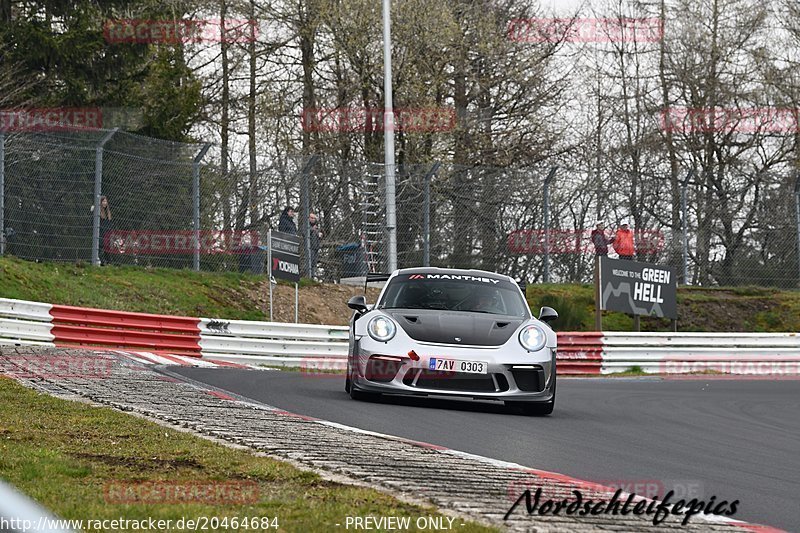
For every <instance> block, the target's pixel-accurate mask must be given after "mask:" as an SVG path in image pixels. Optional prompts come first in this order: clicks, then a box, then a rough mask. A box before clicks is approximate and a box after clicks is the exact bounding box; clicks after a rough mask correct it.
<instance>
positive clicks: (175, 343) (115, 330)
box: [50, 305, 200, 357]
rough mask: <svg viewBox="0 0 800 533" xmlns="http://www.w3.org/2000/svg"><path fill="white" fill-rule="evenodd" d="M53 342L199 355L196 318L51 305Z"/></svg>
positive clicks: (68, 344) (58, 344)
mask: <svg viewBox="0 0 800 533" xmlns="http://www.w3.org/2000/svg"><path fill="white" fill-rule="evenodd" d="M50 314H51V315H52V316H53V329H52V333H53V335H54V336H55V340H54V342H55V343H56V345H57V346H90V347H112V348H139V349H141V348H146V349H149V350H153V351H167V352H172V353H178V354H185V355H193V356H197V357H200V344H199V342H200V328H199V323H200V319H198V318H192V317H180V316H166V315H151V314H148V313H129V312H125V311H109V310H106V309H92V308H87V307H72V306H68V305H54V306H53V308H52V309H51V310H50Z"/></svg>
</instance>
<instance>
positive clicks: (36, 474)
mask: <svg viewBox="0 0 800 533" xmlns="http://www.w3.org/2000/svg"><path fill="white" fill-rule="evenodd" d="M0 405H2V406H3V408H2V409H0V477H2V478H3V479H4V480H6V481H8V482H9V483H11V484H12V485H14V486H16V487H17V488H18V489H19V490H21V491H23V492H25V493H26V494H28V495H29V496H30V497H32V498H34V499H35V500H37V501H38V502H40V503H41V504H42V505H43V506H45V507H47V508H48V509H50V510H51V511H52V512H54V513H55V514H57V515H59V516H60V517H62V518H65V519H75V520H104V519H106V520H110V519H119V518H120V517H122V518H125V519H128V520H147V519H149V518H153V519H155V520H161V519H163V520H168V519H169V520H172V521H173V524H176V523H177V521H178V520H180V519H181V518H184V519H198V518H199V517H207V518H209V519H210V518H211V517H216V518H217V519H218V520H219V521H220V524H221V523H222V522H221V521H222V520H223V518H224V517H228V519H229V521H228V527H227V528H222V527H217V528H212V527H210V525H211V524H210V523H209V529H210V530H212V531H223V530H227V531H232V530H239V531H248V530H249V531H252V530H253V529H254V528H252V527H247V528H245V527H242V526H243V522H241V520H242V518H244V517H270V518H275V517H277V518H278V521H277V524H278V526H279V529H280V530H281V531H303V532H305V531H329V530H334V529H337V528H336V526H335V524H337V523H341V524H342V525H344V523H345V522H344V520H345V518H346V517H347V516H368V515H369V516H399V517H400V516H406V517H411V524H412V525H413V524H414V523H415V520H416V517H419V516H433V515H435V512H434V510H433V509H432V508H429V507H423V506H416V505H410V504H406V503H403V502H401V501H399V500H397V499H395V498H392V497H391V496H388V495H386V494H383V493H381V492H379V491H376V490H372V489H367V488H361V487H354V486H349V485H343V484H340V483H335V482H331V481H326V480H323V479H322V478H320V477H319V476H318V475H316V474H314V473H312V472H306V471H302V470H299V469H297V468H295V467H293V466H292V465H290V464H288V463H284V462H281V461H277V460H274V459H270V458H266V457H259V456H257V455H255V454H252V453H249V452H248V451H246V450H238V449H233V448H228V447H226V446H222V445H220V444H217V443H214V442H212V441H209V440H206V439H203V438H200V437H196V436H194V435H191V434H188V433H185V432H180V431H175V430H172V429H168V428H164V427H162V426H160V425H158V424H156V423H153V422H150V421H147V420H143V419H141V418H138V417H134V416H130V415H127V414H124V413H120V412H117V411H114V410H112V409H108V408H101V407H94V406H89V405H85V404H82V403H78V402H69V401H66V400H61V399H58V398H53V397H51V396H48V395H45V394H41V393H38V392H36V391H33V390H30V389H28V388H26V387H23V386H21V385H20V384H18V383H16V382H15V381H13V380H11V379H8V378H5V377H2V376H0ZM193 490H194V492H192V491H193ZM170 495H171V496H170ZM233 517H238V518H239V527H238V528H232V527H230V526H231V525H232V520H231V519H232V518H233ZM445 523H447V522H446V521H445ZM271 524H272V523H271ZM453 524H454V526H455V525H457V524H460V520H456V521H454V522H453ZM464 524H465V525H464V526H463V527H459V528H458V529H459V531H464V532H477V531H494V530H492V529H489V528H486V527H483V526H480V525H478V524H475V523H471V522H466V521H465V522H464ZM112 529H113V528H112ZM172 529H173V530H177V529H176V528H175V526H174V525H173V528H172ZM255 529H256V530H261V529H262V528H261V527H258V528H255ZM412 529H413V528H412ZM91 530H95V529H93V528H86V527H85V526H84V531H91Z"/></svg>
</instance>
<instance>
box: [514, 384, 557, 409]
mask: <svg viewBox="0 0 800 533" xmlns="http://www.w3.org/2000/svg"><path fill="white" fill-rule="evenodd" d="M555 379H556V377H555V376H553V397H552V398H551V399H550V401H548V402H506V405H508V406H509V407H511V408H512V409H514V410H515V411H516V412H518V413H520V414H523V415H527V416H547V415H549V414H552V413H553V409H555V407H556V381H555Z"/></svg>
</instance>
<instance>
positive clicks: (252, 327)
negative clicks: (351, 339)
mask: <svg viewBox="0 0 800 533" xmlns="http://www.w3.org/2000/svg"><path fill="white" fill-rule="evenodd" d="M347 330H348V328H347V326H322V325H314V324H287V323H284V322H256V321H250V320H223V319H218V318H215V319H212V318H201V319H200V334H201V336H202V335H213V336H224V337H249V338H257V339H308V340H321V341H333V340H337V339H338V340H344V341H347Z"/></svg>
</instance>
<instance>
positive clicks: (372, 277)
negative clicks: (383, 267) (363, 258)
mask: <svg viewBox="0 0 800 533" xmlns="http://www.w3.org/2000/svg"><path fill="white" fill-rule="evenodd" d="M391 277H392V275H391V274H378V273H376V272H367V277H366V278H365V279H364V294H367V285H368V284H369V283H372V282H374V281H388V280H389V278H391Z"/></svg>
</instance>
